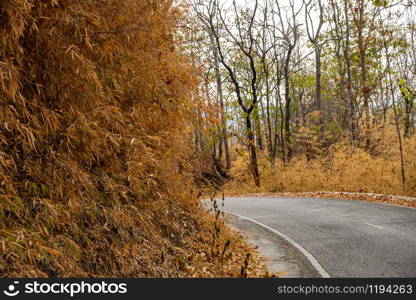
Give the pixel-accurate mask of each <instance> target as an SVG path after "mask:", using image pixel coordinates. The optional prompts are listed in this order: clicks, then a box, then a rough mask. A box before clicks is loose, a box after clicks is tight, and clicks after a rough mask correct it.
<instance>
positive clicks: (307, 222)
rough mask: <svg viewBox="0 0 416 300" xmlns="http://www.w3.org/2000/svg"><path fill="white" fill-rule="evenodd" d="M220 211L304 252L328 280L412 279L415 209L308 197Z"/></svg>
mask: <svg viewBox="0 0 416 300" xmlns="http://www.w3.org/2000/svg"><path fill="white" fill-rule="evenodd" d="M224 208H225V210H226V211H228V212H231V213H236V214H239V215H241V216H245V217H248V218H251V219H253V220H255V221H257V222H260V223H263V224H265V225H267V226H269V227H271V228H273V229H275V230H277V231H279V232H281V233H283V234H285V235H287V236H289V237H290V238H292V239H293V240H294V241H296V242H297V243H298V244H300V245H301V246H302V247H303V248H305V249H306V250H307V251H309V252H310V253H311V254H312V255H313V256H314V257H315V258H316V260H317V261H318V262H319V264H321V266H322V267H323V268H324V269H325V270H326V271H327V272H328V273H329V275H330V276H331V277H416V209H410V208H405V207H397V206H391V205H384V204H378V203H367V202H359V201H353V200H340V199H314V198H259V197H254V198H226V199H225V206H224Z"/></svg>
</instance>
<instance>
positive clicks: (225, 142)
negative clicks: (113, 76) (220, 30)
mask: <svg viewBox="0 0 416 300" xmlns="http://www.w3.org/2000/svg"><path fill="white" fill-rule="evenodd" d="M209 37H210V41H211V48H212V54H213V56H214V69H215V78H216V82H217V93H218V97H219V100H220V106H221V133H222V136H221V138H222V144H223V146H224V152H225V167H226V169H231V155H230V149H229V145H228V138H227V137H228V135H227V117H226V114H225V105H224V93H223V89H222V78H221V73H220V67H219V60H218V49H217V47H215V41H214V36H213V34H212V32H211V31H210V33H209Z"/></svg>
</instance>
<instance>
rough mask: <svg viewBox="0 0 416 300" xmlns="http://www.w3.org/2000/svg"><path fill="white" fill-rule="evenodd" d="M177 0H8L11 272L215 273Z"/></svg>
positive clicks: (4, 27) (2, 60)
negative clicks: (199, 197) (193, 145)
mask: <svg viewBox="0 0 416 300" xmlns="http://www.w3.org/2000/svg"><path fill="white" fill-rule="evenodd" d="M171 2H172V1H169V0H126V1H119V0H109V1H91V0H45V1H37V0H8V1H1V2H0V15H1V17H0V120H1V122H0V275H1V276H72V277H78V276H110V277H113V276H114V277H127V276H193V274H200V275H202V274H201V272H202V271H201V270H202V269H201V268H199V267H200V266H201V265H204V264H205V266H206V268H208V269H209V272H206V273H204V274H208V275H207V276H209V275H211V276H212V275H213V274H217V272H216V270H217V269H216V265H217V264H218V262H215V261H214V262H212V261H208V260H207V259H198V260H196V261H197V263H195V269H194V270H193V271H189V272H188V271H187V269H186V268H185V266H187V265H190V264H193V262H188V261H187V262H186V263H184V258H187V257H190V256H192V255H194V254H195V253H197V252H198V251H200V249H202V248H203V249H205V248H206V245H205V240H204V236H206V235H208V233H207V230H208V228H207V226H208V225H207V224H206V223H205V222H204V221H201V220H200V218H201V217H200V214H202V212H201V211H200V208H198V207H196V206H195V196H194V194H193V193H192V192H191V190H192V180H191V178H190V167H189V165H190V162H189V159H188V157H189V153H190V149H189V147H188V141H189V130H188V129H189V128H190V127H191V126H190V124H191V122H192V120H193V114H194V104H193V103H192V101H191V99H192V97H191V95H192V93H193V91H194V89H195V86H196V80H195V78H194V77H193V75H192V72H190V67H189V65H188V64H187V59H186V58H185V57H183V56H181V55H180V54H179V53H178V52H177V51H176V50H175V36H176V31H175V30H176V25H177V22H178V20H179V19H180V18H181V11H180V9H179V8H174V7H172V3H171ZM187 199H191V200H187ZM192 199H193V200H192ZM208 239H209V238H208ZM233 247H234V246H233ZM190 261H192V259H191V260H190ZM242 263H243V262H240V265H241V264H242ZM233 274H234V273H233ZM234 275H235V274H234Z"/></svg>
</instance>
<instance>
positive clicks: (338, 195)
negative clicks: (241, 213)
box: [230, 192, 416, 208]
mask: <svg viewBox="0 0 416 300" xmlns="http://www.w3.org/2000/svg"><path fill="white" fill-rule="evenodd" d="M230 195H232V196H234V197H304V198H326V199H350V200H357V201H365V202H378V203H385V204H390V205H399V206H405V207H412V208H416V198H413V199H411V198H408V199H406V198H403V197H401V196H394V195H382V194H368V193H349V192H299V193H291V192H287V193H245V194H241V193H240V194H232V193H231V194H230Z"/></svg>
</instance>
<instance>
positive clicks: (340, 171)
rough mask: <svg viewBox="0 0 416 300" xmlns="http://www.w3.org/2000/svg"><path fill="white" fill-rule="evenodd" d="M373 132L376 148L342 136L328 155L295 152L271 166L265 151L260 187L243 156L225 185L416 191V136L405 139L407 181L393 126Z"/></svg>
mask: <svg viewBox="0 0 416 300" xmlns="http://www.w3.org/2000/svg"><path fill="white" fill-rule="evenodd" d="M373 138H374V143H375V147H374V149H373V150H372V152H373V153H372V154H370V153H368V152H367V151H365V150H363V149H359V148H356V149H352V148H351V147H350V146H349V145H348V144H347V143H345V142H339V143H337V144H335V145H334V146H332V148H331V149H330V151H329V153H328V155H325V156H321V157H317V158H315V159H312V160H308V159H307V158H306V157H305V156H303V155H300V156H296V157H295V158H293V159H292V160H291V161H290V162H289V163H288V164H287V165H286V166H283V164H282V163H281V162H280V161H279V162H277V163H276V166H275V167H274V168H272V167H270V164H269V163H268V162H267V160H266V159H265V158H264V157H263V158H262V160H261V170H262V186H261V188H256V187H255V186H254V184H253V182H252V179H251V178H250V176H249V174H248V172H247V167H246V157H245V156H240V157H239V159H238V160H237V161H236V162H235V164H234V165H235V166H234V169H233V175H234V177H235V180H234V181H233V182H230V183H229V184H228V185H227V186H226V188H225V189H226V190H227V191H228V192H229V193H237V192H239V193H251V192H311V191H338V192H342V191H345V192H366V193H379V194H392V195H407V196H416V136H413V137H412V138H410V139H406V140H405V145H404V153H405V171H406V172H405V173H406V184H405V185H403V184H402V179H401V173H400V156H399V148H398V145H397V137H396V136H395V133H394V129H393V128H387V129H385V130H381V131H380V132H379V133H377V134H374V135H373Z"/></svg>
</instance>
